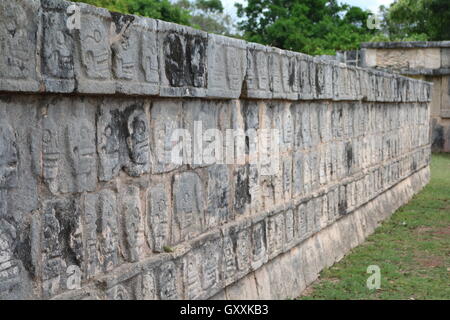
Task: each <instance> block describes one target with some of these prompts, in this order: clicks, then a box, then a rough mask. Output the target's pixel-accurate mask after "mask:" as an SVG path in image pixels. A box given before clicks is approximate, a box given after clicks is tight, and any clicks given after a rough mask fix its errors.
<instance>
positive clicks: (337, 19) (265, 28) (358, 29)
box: [236, 0, 375, 54]
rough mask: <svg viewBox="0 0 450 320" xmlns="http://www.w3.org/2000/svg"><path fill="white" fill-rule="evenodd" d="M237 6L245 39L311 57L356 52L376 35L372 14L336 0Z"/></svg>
mask: <svg viewBox="0 0 450 320" xmlns="http://www.w3.org/2000/svg"><path fill="white" fill-rule="evenodd" d="M236 7H237V10H238V16H239V17H240V18H242V19H243V20H242V21H241V22H240V23H239V29H240V30H241V31H242V32H243V34H244V38H245V39H246V40H248V41H253V42H258V43H262V44H267V45H272V46H276V47H279V48H283V49H289V50H295V51H301V52H305V53H308V54H334V53H335V50H350V49H355V48H357V47H358V46H359V44H360V43H361V42H364V41H368V40H369V39H370V38H371V37H372V36H373V35H374V34H375V31H372V30H369V29H368V28H367V19H368V17H369V14H370V12H369V11H363V10H362V9H360V8H358V7H352V6H348V5H340V4H339V3H338V1H336V0H332V1H330V0H248V2H247V5H246V6H244V5H242V4H236Z"/></svg>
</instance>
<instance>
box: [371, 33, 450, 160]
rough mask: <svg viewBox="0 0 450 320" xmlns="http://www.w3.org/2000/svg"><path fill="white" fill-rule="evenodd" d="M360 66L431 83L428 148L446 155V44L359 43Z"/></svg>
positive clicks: (449, 80)
mask: <svg viewBox="0 0 450 320" xmlns="http://www.w3.org/2000/svg"><path fill="white" fill-rule="evenodd" d="M362 48H363V49H362V56H363V60H364V61H363V65H364V66H367V67H371V68H381V69H388V70H392V71H394V72H397V73H400V74H402V75H405V76H409V77H414V78H416V79H420V80H425V81H429V82H433V84H434V87H433V92H432V95H431V96H432V99H431V122H432V123H431V124H432V149H433V151H437V152H450V41H441V42H377V43H364V44H362Z"/></svg>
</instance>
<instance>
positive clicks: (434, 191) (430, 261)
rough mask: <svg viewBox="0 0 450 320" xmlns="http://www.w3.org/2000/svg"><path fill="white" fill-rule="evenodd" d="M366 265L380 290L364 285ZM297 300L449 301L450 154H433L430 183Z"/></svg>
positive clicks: (322, 275) (366, 277)
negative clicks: (376, 274)
mask: <svg viewBox="0 0 450 320" xmlns="http://www.w3.org/2000/svg"><path fill="white" fill-rule="evenodd" d="M369 265H378V266H379V267H380V270H381V287H380V289H374V290H369V289H368V288H367V286H366V281H367V279H368V278H369V277H370V276H371V274H368V273H367V267H368V266H369ZM300 299H308V300H310V299H408V300H409V299H411V300H412V299H450V155H440V154H435V155H433V158H432V163H431V183H430V184H429V185H428V186H427V187H426V188H425V189H424V190H423V191H422V192H421V193H420V194H418V195H416V196H415V197H414V198H413V199H412V200H411V202H410V203H409V204H407V205H405V206H404V207H402V208H401V209H399V210H398V211H397V212H396V213H395V214H394V215H393V216H392V217H391V218H390V219H389V220H387V221H386V222H384V223H383V225H382V226H381V227H380V228H378V229H377V230H376V232H375V233H374V234H373V235H372V236H370V237H369V238H368V239H367V241H366V242H365V243H364V244H362V245H361V246H359V247H357V248H355V249H354V250H352V252H350V253H349V254H348V255H347V256H346V257H345V258H344V259H342V260H341V261H340V262H339V263H337V264H335V265H334V266H332V267H331V268H329V269H326V270H324V271H322V273H321V275H320V279H319V280H317V281H316V282H315V283H314V284H313V285H312V286H311V287H310V288H308V289H307V290H306V291H305V293H304V295H303V296H302V297H300Z"/></svg>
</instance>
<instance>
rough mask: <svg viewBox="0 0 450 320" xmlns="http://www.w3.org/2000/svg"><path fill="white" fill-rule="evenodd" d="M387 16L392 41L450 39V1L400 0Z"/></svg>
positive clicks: (387, 32) (386, 32)
mask: <svg viewBox="0 0 450 320" xmlns="http://www.w3.org/2000/svg"><path fill="white" fill-rule="evenodd" d="M381 9H382V10H383V15H384V35H385V36H386V38H387V39H388V40H391V41H401V40H433V41H440V40H449V39H450V27H449V21H450V1H449V0H397V1H395V2H394V3H393V4H391V6H390V7H389V8H385V7H383V8H381Z"/></svg>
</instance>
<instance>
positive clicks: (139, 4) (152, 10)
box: [75, 0, 191, 25]
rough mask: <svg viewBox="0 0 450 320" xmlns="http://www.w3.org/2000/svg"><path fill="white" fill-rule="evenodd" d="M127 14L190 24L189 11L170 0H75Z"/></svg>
mask: <svg viewBox="0 0 450 320" xmlns="http://www.w3.org/2000/svg"><path fill="white" fill-rule="evenodd" d="M75 2H85V3H88V4H91V5H94V6H97V7H102V8H106V9H108V10H111V11H116V12H121V13H125V14H136V15H140V16H144V17H150V18H154V19H161V20H164V21H169V22H174V23H179V24H184V25H190V24H191V15H190V13H189V11H187V10H186V9H184V8H181V7H179V6H176V5H173V4H172V3H171V2H170V1H169V0H75Z"/></svg>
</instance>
